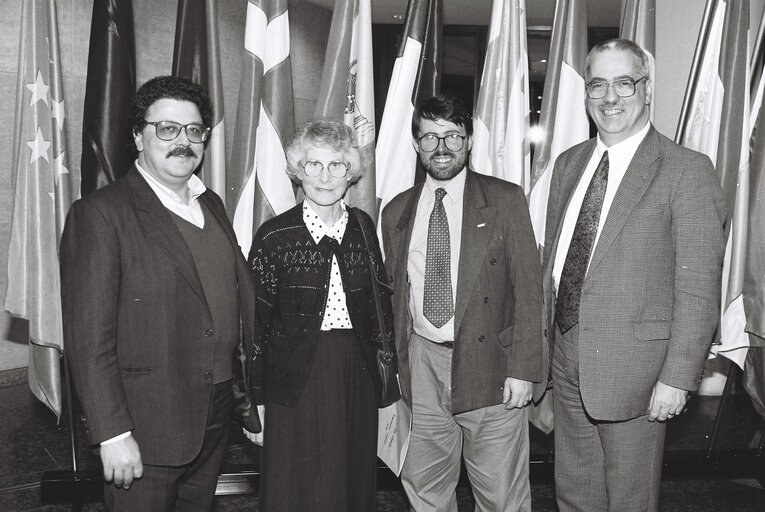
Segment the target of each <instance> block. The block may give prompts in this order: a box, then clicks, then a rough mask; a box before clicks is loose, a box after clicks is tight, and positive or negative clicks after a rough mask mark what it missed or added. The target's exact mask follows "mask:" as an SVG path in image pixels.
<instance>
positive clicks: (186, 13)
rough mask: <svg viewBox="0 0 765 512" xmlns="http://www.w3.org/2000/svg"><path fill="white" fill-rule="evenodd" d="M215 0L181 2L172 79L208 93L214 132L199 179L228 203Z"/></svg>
mask: <svg viewBox="0 0 765 512" xmlns="http://www.w3.org/2000/svg"><path fill="white" fill-rule="evenodd" d="M217 5H218V3H217V1H216V0H204V1H201V0H178V17H177V19H176V24H175V50H174V52H173V75H175V76H181V77H184V78H188V79H190V80H192V81H193V82H195V83H198V84H200V85H202V87H204V88H205V89H207V91H208V93H209V95H210V102H211V103H212V108H213V119H212V127H211V128H212V131H211V133H210V140H209V142H208V143H207V147H206V149H205V158H204V164H203V168H202V172H201V176H200V178H202V181H204V183H205V185H206V186H208V187H209V188H211V189H212V190H213V191H215V193H217V194H218V195H219V196H220V197H221V199H223V200H225V194H226V139H225V137H226V134H225V128H224V122H223V114H224V109H223V78H222V75H221V68H220V50H219V44H218V15H217Z"/></svg>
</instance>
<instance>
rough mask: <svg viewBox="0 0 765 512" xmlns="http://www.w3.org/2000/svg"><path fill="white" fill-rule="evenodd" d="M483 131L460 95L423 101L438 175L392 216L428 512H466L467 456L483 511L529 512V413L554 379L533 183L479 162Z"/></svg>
mask: <svg viewBox="0 0 765 512" xmlns="http://www.w3.org/2000/svg"><path fill="white" fill-rule="evenodd" d="M472 132H473V122H472V119H471V116H470V112H469V111H468V110H467V108H466V107H465V104H464V103H463V102H462V101H461V100H460V99H458V98H456V97H454V96H451V95H446V94H443V95H440V96H435V97H433V98H429V99H427V100H425V101H424V102H423V103H421V104H420V105H419V107H418V108H417V110H416V111H415V113H414V116H413V118H412V135H413V137H414V140H413V143H414V147H415V150H416V151H417V153H418V155H419V160H420V162H421V163H422V166H423V167H424V168H425V170H426V171H427V177H426V179H425V182H424V183H420V184H417V185H415V186H414V187H412V188H410V189H409V190H407V191H405V192H403V193H401V194H399V195H398V196H397V197H395V198H394V199H393V200H392V201H391V202H390V203H389V204H388V205H387V206H386V207H385V209H384V210H383V214H382V234H383V244H384V248H385V258H386V259H385V265H386V267H387V269H388V275H389V276H391V281H392V283H393V287H394V294H393V312H394V325H395V335H396V336H395V337H396V348H397V351H398V358H399V372H400V374H399V378H400V380H399V383H400V385H401V394H402V396H403V397H404V400H406V402H407V403H409V404H410V405H411V406H412V412H413V430H412V437H411V441H410V445H409V453H408V455H407V458H406V462H405V463H404V468H403V471H402V481H403V484H404V489H405V490H406V493H407V496H408V498H409V503H410V505H411V509H412V510H415V511H417V512H425V511H439V512H443V511H452V512H456V510H457V500H456V497H455V492H454V490H455V487H456V486H457V481H458V479H459V475H460V465H461V464H460V463H461V460H462V457H463V456H464V460H465V466H466V467H467V471H468V476H469V477H470V482H471V484H472V487H473V495H474V497H475V501H476V510H483V511H488V510H492V511H519V510H522V511H529V510H531V495H530V490H529V472H528V465H529V438H528V420H527V416H528V415H527V409H526V408H525V407H526V406H527V405H528V404H529V402H530V401H531V399H532V394H534V395H535V396H537V397H538V396H540V395H541V393H542V391H543V390H544V385H543V383H544V382H546V380H547V379H546V377H545V373H546V372H545V371H544V370H545V369H546V368H547V363H546V362H545V357H546V354H547V351H546V350H543V336H542V327H541V322H540V318H541V316H540V315H541V312H542V282H541V279H542V276H541V266H540V264H539V256H538V253H537V249H536V243H535V241H534V234H533V231H532V227H531V220H530V218H529V213H528V207H527V204H526V198H525V197H524V195H523V191H522V190H521V189H520V188H519V187H517V186H516V185H514V184H512V183H509V182H506V181H502V180H499V179H497V178H493V177H491V176H484V175H482V174H478V173H475V172H473V171H472V170H470V169H469V168H468V166H467V162H468V156H469V155H470V148H471V146H472V143H473V141H472ZM532 383H538V385H537V386H532ZM533 388H534V389H533Z"/></svg>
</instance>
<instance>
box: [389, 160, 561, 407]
mask: <svg viewBox="0 0 765 512" xmlns="http://www.w3.org/2000/svg"><path fill="white" fill-rule="evenodd" d="M463 172H467V173H468V174H467V177H466V180H465V195H464V207H463V208H464V210H463V216H462V240H461V252H460V260H459V275H458V277H457V293H456V298H455V305H454V309H455V324H454V331H455V340H454V354H453V359H452V412H453V413H454V414H457V413H460V412H464V411H470V410H473V409H477V408H479V407H486V406H490V405H496V404H499V403H501V402H502V386H503V384H504V381H505V378H507V377H515V378H518V379H523V380H528V381H534V382H539V383H542V382H543V381H546V376H545V372H544V371H543V370H544V369H545V368H546V367H547V365H546V363H545V357H546V354H547V351H546V350H543V343H544V342H543V339H544V337H543V336H542V323H541V322H540V318H541V307H542V295H541V294H542V284H541V266H540V264H539V255H538V253H537V250H536V243H535V241H534V233H533V231H532V227H531V220H530V219H529V213H528V206H527V203H526V198H525V197H524V195H523V192H522V191H521V189H520V188H519V187H517V186H516V185H513V184H512V183H509V182H506V181H503V180H499V179H497V178H493V177H490V176H484V175H481V174H477V173H474V172H472V171H469V170H468V171H463ZM422 189H423V184H422V183H421V184H418V185H415V186H414V187H412V188H410V189H409V190H407V191H405V192H402V193H401V194H399V195H398V196H396V197H395V198H394V199H393V200H392V201H391V202H390V203H389V204H388V205H387V206H386V207H385V209H384V210H383V214H382V234H383V245H384V249H385V266H386V267H387V269H388V275H389V276H391V279H392V283H393V288H394V293H393V318H394V328H395V334H396V347H397V351H398V358H399V377H400V384H401V393H402V395H403V396H404V398H405V399H406V401H407V402H408V403H410V404H411V400H412V389H411V374H410V368H409V350H408V343H409V335H410V333H411V332H412V323H411V318H410V314H409V284H408V274H407V261H408V252H409V242H410V240H411V238H412V228H413V225H414V217H415V213H416V211H417V202H418V201H419V198H420V194H421V193H422ZM542 390H543V386H539V387H538V389H537V390H536V391H537V396H539V395H540V394H541V391H542Z"/></svg>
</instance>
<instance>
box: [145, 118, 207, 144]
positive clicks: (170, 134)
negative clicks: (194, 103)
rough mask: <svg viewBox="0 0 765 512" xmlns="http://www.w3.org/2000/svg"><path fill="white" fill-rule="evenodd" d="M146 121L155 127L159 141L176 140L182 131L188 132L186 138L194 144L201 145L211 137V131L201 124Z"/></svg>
mask: <svg viewBox="0 0 765 512" xmlns="http://www.w3.org/2000/svg"><path fill="white" fill-rule="evenodd" d="M144 121H145V122H146V124H150V125H153V126H154V132H155V133H156V134H157V138H158V139H159V140H166V141H170V140H175V139H176V138H177V137H178V135H180V134H181V130H186V137H188V138H189V142H193V143H194V144H201V143H202V142H204V141H206V140H207V138H208V137H209V136H210V129H209V128H208V127H206V126H205V125H203V124H199V123H190V124H180V123H176V122H175V121H146V120H145V119H144Z"/></svg>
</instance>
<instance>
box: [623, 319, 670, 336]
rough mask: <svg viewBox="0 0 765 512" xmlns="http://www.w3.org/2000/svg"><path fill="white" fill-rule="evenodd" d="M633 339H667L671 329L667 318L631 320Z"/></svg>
mask: <svg viewBox="0 0 765 512" xmlns="http://www.w3.org/2000/svg"><path fill="white" fill-rule="evenodd" d="M632 327H633V329H634V330H635V339H637V340H638V341H653V340H668V339H669V337H670V334H671V331H672V322H671V321H669V320H648V321H643V322H632Z"/></svg>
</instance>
